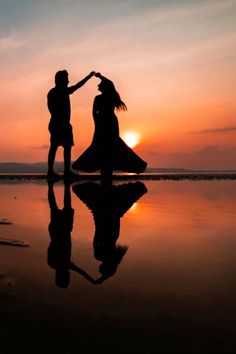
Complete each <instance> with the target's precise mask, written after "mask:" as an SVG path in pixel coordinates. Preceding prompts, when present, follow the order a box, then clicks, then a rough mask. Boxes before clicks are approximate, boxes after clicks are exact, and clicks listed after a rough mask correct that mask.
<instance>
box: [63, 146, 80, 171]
mask: <svg viewBox="0 0 236 354" xmlns="http://www.w3.org/2000/svg"><path fill="white" fill-rule="evenodd" d="M70 165H71V146H65V147H64V177H66V178H67V177H69V178H73V177H76V176H78V174H77V173H74V172H72V171H71V169H70Z"/></svg>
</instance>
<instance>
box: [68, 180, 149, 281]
mask: <svg viewBox="0 0 236 354" xmlns="http://www.w3.org/2000/svg"><path fill="white" fill-rule="evenodd" d="M73 191H74V192H75V194H76V195H77V196H78V197H79V198H80V199H81V200H82V201H83V202H84V203H85V204H86V205H87V207H88V208H89V209H90V210H91V211H92V214H93V217H94V223H95V235H94V240H93V247H94V257H95V258H96V259H97V260H99V261H101V262H102V263H101V265H100V267H99V271H100V273H101V277H100V278H99V279H97V283H102V282H103V281H104V280H106V279H107V278H109V277H111V276H112V275H114V274H115V273H116V270H117V267H118V265H119V263H120V262H121V260H122V258H123V257H124V255H125V253H126V252H127V249H128V247H127V246H121V245H118V244H117V240H118V238H119V234H120V218H121V217H122V216H123V215H124V214H125V213H126V212H127V211H128V210H129V208H131V206H132V205H133V203H135V202H136V201H137V200H138V199H139V198H140V197H141V196H142V195H143V194H144V193H146V192H147V189H146V187H145V185H144V184H143V183H141V182H136V183H127V184H122V185H118V186H114V185H98V184H96V183H92V182H87V183H83V184H79V185H75V186H73Z"/></svg>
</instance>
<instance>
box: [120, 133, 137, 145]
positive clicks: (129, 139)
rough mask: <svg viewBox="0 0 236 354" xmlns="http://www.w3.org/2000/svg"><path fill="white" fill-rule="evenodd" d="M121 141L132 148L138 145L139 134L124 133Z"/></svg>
mask: <svg viewBox="0 0 236 354" xmlns="http://www.w3.org/2000/svg"><path fill="white" fill-rule="evenodd" d="M123 139H124V141H125V143H126V144H127V145H128V146H129V147H131V148H133V147H135V146H136V145H138V143H139V134H138V133H136V132H133V131H130V132H125V133H124V134H123Z"/></svg>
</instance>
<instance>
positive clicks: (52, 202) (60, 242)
mask: <svg viewBox="0 0 236 354" xmlns="http://www.w3.org/2000/svg"><path fill="white" fill-rule="evenodd" d="M48 202H49V207H50V211H51V217H50V224H49V226H48V231H49V235H50V238H51V242H50V245H49V247H48V265H49V266H50V267H51V268H53V269H55V276H56V278H55V282H56V285H57V286H58V287H61V288H67V287H68V285H69V282H70V270H74V271H76V272H77V273H79V274H80V275H82V276H83V277H84V278H85V279H87V280H88V281H90V282H91V283H93V284H94V280H93V279H92V278H91V277H90V276H89V275H88V274H87V273H86V272H85V271H84V270H83V269H81V268H79V267H77V266H76V265H75V264H74V263H72V262H71V231H72V229H73V220H74V209H73V208H72V207H71V194H70V184H69V183H65V189H64V208H63V209H59V208H58V206H57V203H56V198H55V194H54V190H53V182H51V181H49V182H48Z"/></svg>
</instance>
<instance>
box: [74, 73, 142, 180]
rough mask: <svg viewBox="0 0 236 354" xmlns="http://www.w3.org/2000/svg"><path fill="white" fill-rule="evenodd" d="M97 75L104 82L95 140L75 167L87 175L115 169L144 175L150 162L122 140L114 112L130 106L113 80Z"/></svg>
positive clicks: (97, 104)
mask: <svg viewBox="0 0 236 354" xmlns="http://www.w3.org/2000/svg"><path fill="white" fill-rule="evenodd" d="M96 76H97V77H99V78H100V79H101V82H100V84H99V85H98V90H99V91H101V95H98V96H96V97H95V99H94V104H93V118H94V123H95V131H94V136H93V140H92V143H91V145H90V146H89V148H88V149H87V150H86V151H85V152H84V153H83V154H82V155H81V156H80V157H79V158H78V159H77V160H76V161H75V162H74V163H73V165H72V167H73V169H75V170H82V171H86V172H93V171H96V170H101V174H102V175H104V174H105V175H109V174H111V173H112V171H113V170H121V171H126V172H135V173H141V172H143V171H144V170H145V168H146V166H147V163H146V162H145V161H143V160H142V159H141V158H140V157H139V156H138V155H137V154H135V152H134V151H133V150H131V149H130V148H129V147H128V146H127V145H126V144H125V142H124V141H123V140H122V139H121V138H120V137H119V125H118V120H117V117H116V115H115V113H114V111H115V110H118V111H119V110H124V111H125V110H127V107H126V105H125V104H124V102H122V100H121V99H120V96H119V94H118V92H117V91H116V89H115V86H114V84H113V83H112V81H110V80H108V79H107V78H105V77H104V76H102V75H101V74H99V73H98V74H96Z"/></svg>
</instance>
